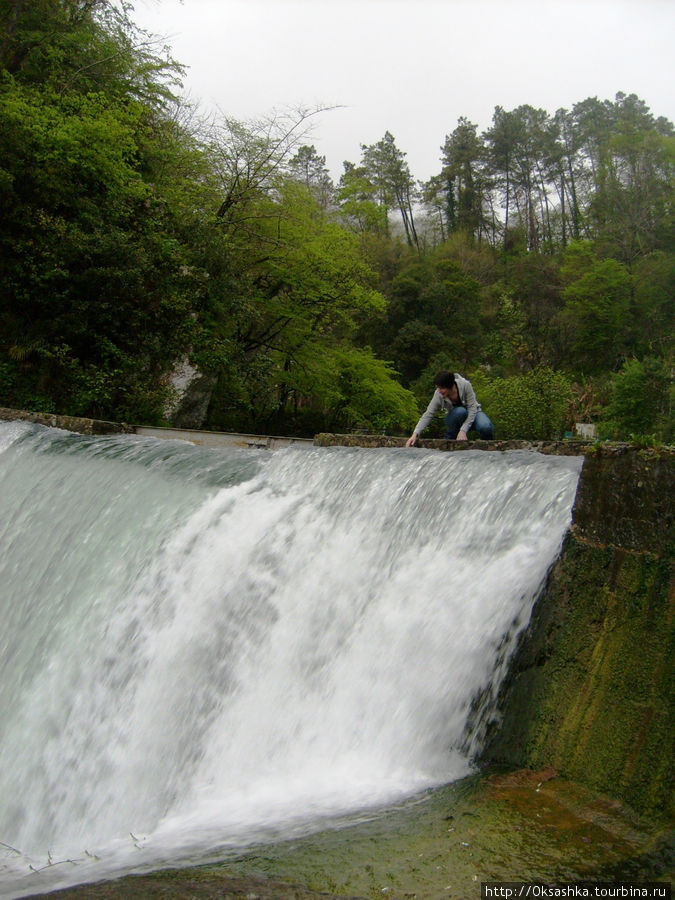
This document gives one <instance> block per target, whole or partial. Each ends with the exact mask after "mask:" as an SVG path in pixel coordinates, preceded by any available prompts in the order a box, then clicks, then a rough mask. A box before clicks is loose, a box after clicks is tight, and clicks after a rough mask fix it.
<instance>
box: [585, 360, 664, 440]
mask: <svg viewBox="0 0 675 900" xmlns="http://www.w3.org/2000/svg"><path fill="white" fill-rule="evenodd" d="M672 394H673V379H672V376H671V374H670V372H669V370H668V368H667V367H666V364H665V363H664V361H663V360H661V359H656V358H654V357H647V358H646V359H643V360H638V359H629V360H627V361H626V362H625V363H624V365H623V368H622V369H621V371H620V372H617V373H616V374H615V375H613V376H612V379H611V394H610V399H609V403H608V404H607V407H606V409H605V410H604V414H603V418H602V422H601V423H600V436H601V437H604V438H613V439H618V440H630V439H632V438H636V437H643V436H645V435H654V436H656V437H658V438H659V439H660V440H663V441H666V442H669V441H672V439H673V434H674V431H675V428H674V426H673V415H672Z"/></svg>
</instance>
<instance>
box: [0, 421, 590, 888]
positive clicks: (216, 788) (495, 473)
mask: <svg viewBox="0 0 675 900" xmlns="http://www.w3.org/2000/svg"><path fill="white" fill-rule="evenodd" d="M580 465H581V461H580V460H578V459H576V458H560V457H544V456H541V455H539V454H534V453H527V452H512V453H507V454H500V453H484V452H479V451H465V452H462V453H434V452H433V451H419V450H407V451H406V450H347V449H333V450H326V449H321V450H320V449H304V448H303V449H293V448H291V449H289V450H285V451H278V452H276V453H269V452H265V451H263V452H258V451H239V450H233V451H209V450H204V449H201V448H196V447H192V446H191V445H187V444H178V443H173V442H165V441H155V440H142V439H138V438H131V437H126V436H125V437H106V438H85V437H81V436H75V435H71V434H67V433H65V432H60V431H56V430H54V429H44V428H40V427H37V426H31V425H25V424H18V423H13V424H6V423H0V622H1V629H0V759H1V760H2V767H1V769H0V842H2V845H0V850H1V851H2V853H1V854H0V895H2V896H6V897H9V896H21V895H22V894H25V893H29V892H37V891H38V890H48V889H52V888H54V887H55V886H60V885H63V884H68V883H75V882H78V881H91V880H95V879H98V878H102V877H104V876H105V875H109V874H110V873H112V872H122V871H129V870H132V869H134V870H138V869H140V868H142V867H144V866H145V867H158V866H161V865H167V864H177V863H179V862H182V861H187V860H203V859H204V858H206V857H207V856H210V857H217V856H218V855H219V854H220V855H223V854H224V853H226V852H227V850H228V848H241V847H244V846H246V845H247V844H250V843H251V842H252V841H255V840H259V839H262V838H263V837H266V838H269V837H270V836H289V835H291V834H293V833H296V832H298V831H301V830H303V829H305V830H307V829H310V828H312V827H317V825H318V824H319V823H320V822H322V821H326V820H327V818H330V817H335V816H345V815H349V814H356V813H358V811H360V810H364V809H368V808H371V809H372V808H373V807H377V806H383V805H386V804H388V803H392V802H395V801H397V800H400V799H401V798H403V797H406V796H410V795H411V794H413V793H415V792H417V791H419V790H422V789H424V788H427V787H430V786H433V785H438V784H441V783H444V782H448V781H451V780H453V779H456V778H458V777H461V776H463V775H465V774H467V773H468V772H469V771H470V767H471V755H472V753H473V752H475V750H476V749H477V746H476V742H477V741H479V740H480V734H479V733H475V734H474V735H473V736H472V737H470V738H469V739H467V733H466V725H467V717H468V714H469V711H470V706H471V703H472V700H474V699H475V697H476V696H477V695H478V694H479V692H481V691H484V690H485V689H486V688H487V687H488V686H490V685H492V689H493V690H494V689H496V686H497V682H498V680H499V677H500V675H501V670H503V668H504V665H503V663H502V665H501V667H500V671H498V672H495V666H496V660H497V658H498V657H499V658H500V659H502V660H503V659H504V658H505V657H506V656H508V652H507V651H508V649H509V648H510V647H512V646H513V643H514V640H515V637H516V636H517V633H518V631H519V630H520V629H521V628H522V627H523V626H524V624H525V623H526V622H527V619H528V618H529V614H530V610H531V606H532V603H533V600H534V599H535V597H536V594H537V591H538V590H539V588H540V586H541V584H542V581H543V579H544V578H545V576H546V573H547V571H548V568H549V566H550V564H551V563H552V561H553V560H554V559H555V557H556V555H557V553H558V551H559V548H560V544H561V541H562V537H563V535H564V532H565V530H566V528H567V526H568V524H569V518H570V510H571V506H572V503H573V499H574V492H575V488H576V482H577V478H578V473H579V469H580ZM467 740H468V744H467ZM93 856H96V857H98V859H96V860H94V859H93ZM66 860H70V861H71V862H65V861H66ZM56 862H58V863H60V865H58V866H57V865H54V863H56ZM50 863H51V864H50ZM30 866H32V867H33V868H32V869H31V868H29V867H30ZM33 869H40V870H41V871H40V872H38V873H36V872H34V871H33ZM3 890H4V894H2V891H3Z"/></svg>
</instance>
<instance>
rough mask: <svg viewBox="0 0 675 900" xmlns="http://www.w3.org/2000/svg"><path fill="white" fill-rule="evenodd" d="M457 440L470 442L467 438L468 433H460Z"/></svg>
mask: <svg viewBox="0 0 675 900" xmlns="http://www.w3.org/2000/svg"><path fill="white" fill-rule="evenodd" d="M455 440H457V441H468V438H467V436H466V431H460V432H459V434H458V435H457V437H456V438H455Z"/></svg>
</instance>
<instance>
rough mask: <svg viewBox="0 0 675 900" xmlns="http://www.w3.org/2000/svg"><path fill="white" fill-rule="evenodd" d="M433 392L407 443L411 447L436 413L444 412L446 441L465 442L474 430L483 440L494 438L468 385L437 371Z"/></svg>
mask: <svg viewBox="0 0 675 900" xmlns="http://www.w3.org/2000/svg"><path fill="white" fill-rule="evenodd" d="M435 384H436V390H435V392H434V396H433V397H432V398H431V402H430V403H429V405H428V406H427V408H426V410H425V411H424V414H423V415H422V418H421V419H420V420H419V422H418V423H417V425H416V426H415V430H414V431H413V433H412V434H411V436H410V437H409V438H408V440H407V441H406V444H405V445H406V447H413V446H414V445H415V444H416V443H417V440H418V438H419V436H420V434H422V432H423V431H424V430H425V428H428V427H429V423H430V422H431V420H432V419H433V417H434V415H435V413H437V412H438V410H440V409H442V410H444V411H445V430H446V433H445V437H446V438H447V440H449V441H466V440H467V435H468V433H469V431H471V430H472V429H473V430H474V431H477V432H478V434H479V435H480V437H481V438H483V440H485V441H489V440H492V438H493V437H494V426H493V425H492V422H491V421H490V420H489V419H488V417H487V416H486V415H485V413H484V412H483V410H482V409H481V406H480V403H478V401H477V400H476V394H475V392H474V389H473V388H472V387H471V382H470V381H469V380H468V379H466V378H462V376H461V375H458V374H456V373H455V374H454V375H453V374H452V372H439V373H438V375H437V376H436V380H435Z"/></svg>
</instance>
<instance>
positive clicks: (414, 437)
mask: <svg viewBox="0 0 675 900" xmlns="http://www.w3.org/2000/svg"><path fill="white" fill-rule="evenodd" d="M416 443H417V432H415V434H411V435H410V437H409V438H408V440H407V441H406V442H405V445H406V447H414V446H415V444H416Z"/></svg>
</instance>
